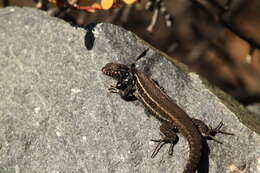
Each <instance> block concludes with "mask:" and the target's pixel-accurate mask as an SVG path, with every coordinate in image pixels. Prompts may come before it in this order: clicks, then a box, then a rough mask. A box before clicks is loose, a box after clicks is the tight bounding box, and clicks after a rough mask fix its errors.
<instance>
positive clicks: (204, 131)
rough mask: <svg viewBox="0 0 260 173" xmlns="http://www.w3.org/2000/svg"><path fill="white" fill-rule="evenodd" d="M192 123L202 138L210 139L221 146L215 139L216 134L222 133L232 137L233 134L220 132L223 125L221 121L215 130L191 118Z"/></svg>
mask: <svg viewBox="0 0 260 173" xmlns="http://www.w3.org/2000/svg"><path fill="white" fill-rule="evenodd" d="M192 121H193V123H194V124H195V125H196V126H197V128H198V130H199V132H200V133H201V135H202V136H203V137H204V138H206V139H212V140H214V141H216V142H218V143H220V144H222V142H221V141H219V140H218V139H217V138H215V136H216V134H218V133H222V134H225V135H234V134H233V133H229V132H225V131H222V130H221V128H222V126H223V125H224V124H223V122H222V121H221V122H220V123H219V124H218V125H217V127H215V128H212V127H210V126H207V125H206V124H205V123H204V122H203V121H201V120H199V119H195V118H193V119H192Z"/></svg>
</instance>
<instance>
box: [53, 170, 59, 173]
mask: <svg viewBox="0 0 260 173" xmlns="http://www.w3.org/2000/svg"><path fill="white" fill-rule="evenodd" d="M51 173H59V171H57V170H52V171H51Z"/></svg>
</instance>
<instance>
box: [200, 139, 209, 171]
mask: <svg viewBox="0 0 260 173" xmlns="http://www.w3.org/2000/svg"><path fill="white" fill-rule="evenodd" d="M202 145H203V147H202V148H203V149H202V156H201V159H200V162H199V166H198V170H197V171H198V173H209V154H210V149H209V145H208V143H207V139H203V140H202Z"/></svg>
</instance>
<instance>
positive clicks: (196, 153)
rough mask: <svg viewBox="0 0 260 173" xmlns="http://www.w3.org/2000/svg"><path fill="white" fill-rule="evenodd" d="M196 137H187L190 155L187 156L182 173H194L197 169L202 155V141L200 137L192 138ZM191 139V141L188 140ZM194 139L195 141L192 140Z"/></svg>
mask: <svg viewBox="0 0 260 173" xmlns="http://www.w3.org/2000/svg"><path fill="white" fill-rule="evenodd" d="M193 135H194V136H198V135H199V134H198V135H196V134H192V135H191V136H189V137H188V138H187V139H188V142H189V147H190V154H189V159H188V161H187V164H186V167H185V169H184V171H183V173H195V172H196V170H197V168H198V164H199V162H200V159H201V155H202V139H201V136H200V135H199V136H198V137H196V138H194V136H193ZM190 139H193V140H190ZM194 139H196V140H194Z"/></svg>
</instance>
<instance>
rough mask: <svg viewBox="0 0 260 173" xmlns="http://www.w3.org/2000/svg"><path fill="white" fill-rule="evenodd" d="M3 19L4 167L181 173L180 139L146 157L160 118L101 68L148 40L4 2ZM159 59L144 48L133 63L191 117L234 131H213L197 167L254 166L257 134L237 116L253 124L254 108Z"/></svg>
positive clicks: (0, 146) (0, 104)
mask: <svg viewBox="0 0 260 173" xmlns="http://www.w3.org/2000/svg"><path fill="white" fill-rule="evenodd" d="M0 23H1V26H0V40H1V42H0V68H1V71H0V172H8V173H9V172H11V173H12V172H16V173H24V172H39V173H41V172H42V173H43V172H50V173H59V172H60V173H61V172H68V173H70V172H98V173H102V172H181V171H182V170H183V168H184V167H185V164H186V159H187V157H188V151H189V149H188V145H187V142H186V139H184V138H183V137H180V140H179V142H178V144H177V145H176V146H175V148H174V154H173V156H168V154H167V148H168V147H164V148H162V150H161V151H160V152H159V153H158V155H157V156H156V157H155V158H154V159H152V158H151V157H150V156H151V154H152V151H153V150H154V148H155V146H156V144H154V143H153V142H150V139H157V138H160V135H159V131H158V127H159V122H158V121H157V120H155V119H154V118H152V117H149V116H146V114H147V113H146V111H145V110H144V108H143V107H142V105H141V104H140V103H138V102H137V101H133V102H126V101H123V100H122V99H121V98H120V97H119V96H118V95H116V94H110V93H108V91H107V88H108V87H109V85H111V84H114V83H115V81H114V80H112V79H111V78H109V77H107V76H105V75H103V74H102V73H101V71H100V69H101V68H102V67H103V66H104V65H105V64H106V63H108V62H112V61H114V62H121V63H131V62H134V61H135V58H136V57H137V56H138V55H139V54H140V53H142V52H143V51H144V50H145V49H146V48H148V47H149V45H148V44H146V43H145V42H144V41H142V40H140V39H139V38H138V37H137V36H135V35H134V34H132V33H131V32H129V31H126V30H124V29H122V28H120V27H117V26H115V25H112V24H97V25H89V26H87V27H86V28H80V27H74V26H71V25H70V24H68V23H66V22H64V21H62V20H60V19H57V18H53V17H49V16H48V15H47V14H46V13H44V12H42V11H39V10H35V9H30V8H17V7H10V8H4V9H1V10H0ZM165 56H166V55H163V54H161V53H160V52H158V51H157V50H155V49H154V48H152V47H149V51H148V52H147V54H146V56H145V57H144V58H142V59H140V60H139V61H138V66H137V68H139V69H141V70H144V71H145V73H146V74H147V75H148V76H150V77H151V78H153V79H155V80H156V81H158V83H159V84H160V86H162V87H163V88H164V89H165V91H166V92H167V93H168V94H169V95H170V96H171V97H172V98H173V99H174V100H175V101H176V102H177V103H178V105H179V106H180V107H181V108H183V109H184V110H185V111H186V112H187V113H188V114H189V115H190V116H191V117H196V118H199V119H201V120H203V121H205V122H206V123H207V124H210V125H211V126H217V125H218V123H219V122H220V121H223V123H224V124H225V125H224V127H223V130H225V131H228V132H232V133H234V134H235V136H224V135H221V134H219V135H217V138H218V139H219V140H221V141H223V144H222V145H220V144H218V143H216V142H214V141H207V144H208V145H205V147H204V148H205V149H204V150H205V151H206V150H207V149H209V151H210V153H209V156H208V155H207V151H206V152H205V153H206V154H204V157H203V159H202V162H201V165H200V170H201V172H203V171H204V172H231V170H232V169H239V170H241V171H244V172H247V173H253V172H257V166H258V169H259V156H260V146H259V144H260V137H259V135H257V133H255V132H254V131H252V130H250V129H249V128H248V127H246V126H245V125H243V124H242V123H241V122H240V120H241V121H243V122H245V123H246V124H247V125H249V127H250V128H251V129H254V130H256V131H257V130H258V129H257V128H258V126H257V124H253V125H250V123H247V122H251V121H247V120H248V119H252V117H253V118H254V115H253V114H249V113H248V112H247V110H246V109H244V107H242V106H241V105H239V104H238V103H237V102H235V101H233V100H232V99H231V98H230V97H227V96H226V95H225V94H224V93H223V92H221V91H219V90H218V89H216V88H214V87H212V86H211V85H210V84H208V83H207V82H206V81H205V80H202V79H201V78H200V77H199V76H198V75H197V74H195V73H193V72H189V71H188V70H187V68H186V67H185V66H184V65H181V64H179V63H177V62H174V63H171V62H170V61H168V60H167V59H165V58H164V57H165ZM257 164H258V165H257ZM258 171H259V170H258Z"/></svg>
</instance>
